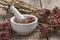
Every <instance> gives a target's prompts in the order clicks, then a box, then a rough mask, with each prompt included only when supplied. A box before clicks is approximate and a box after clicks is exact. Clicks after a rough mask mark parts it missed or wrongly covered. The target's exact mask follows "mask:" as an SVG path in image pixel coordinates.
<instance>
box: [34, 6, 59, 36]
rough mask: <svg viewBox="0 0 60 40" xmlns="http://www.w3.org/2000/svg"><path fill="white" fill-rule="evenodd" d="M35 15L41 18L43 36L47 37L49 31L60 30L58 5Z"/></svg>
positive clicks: (40, 25)
mask: <svg viewBox="0 0 60 40" xmlns="http://www.w3.org/2000/svg"><path fill="white" fill-rule="evenodd" d="M35 15H36V16H37V17H38V18H39V21H38V24H39V27H40V31H41V33H42V36H43V37H46V34H47V33H49V32H57V31H58V30H60V9H59V8H58V7H55V8H53V10H48V9H42V10H41V13H36V14H35ZM47 35H48V34H47Z"/></svg>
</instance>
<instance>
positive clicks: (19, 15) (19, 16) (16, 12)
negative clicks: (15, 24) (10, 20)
mask: <svg viewBox="0 0 60 40" xmlns="http://www.w3.org/2000/svg"><path fill="white" fill-rule="evenodd" d="M10 10H11V11H12V12H13V14H14V15H15V17H16V18H17V19H19V20H20V19H24V16H23V15H22V14H21V13H20V12H19V11H18V10H17V9H16V8H15V7H14V6H11V7H10Z"/></svg>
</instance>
